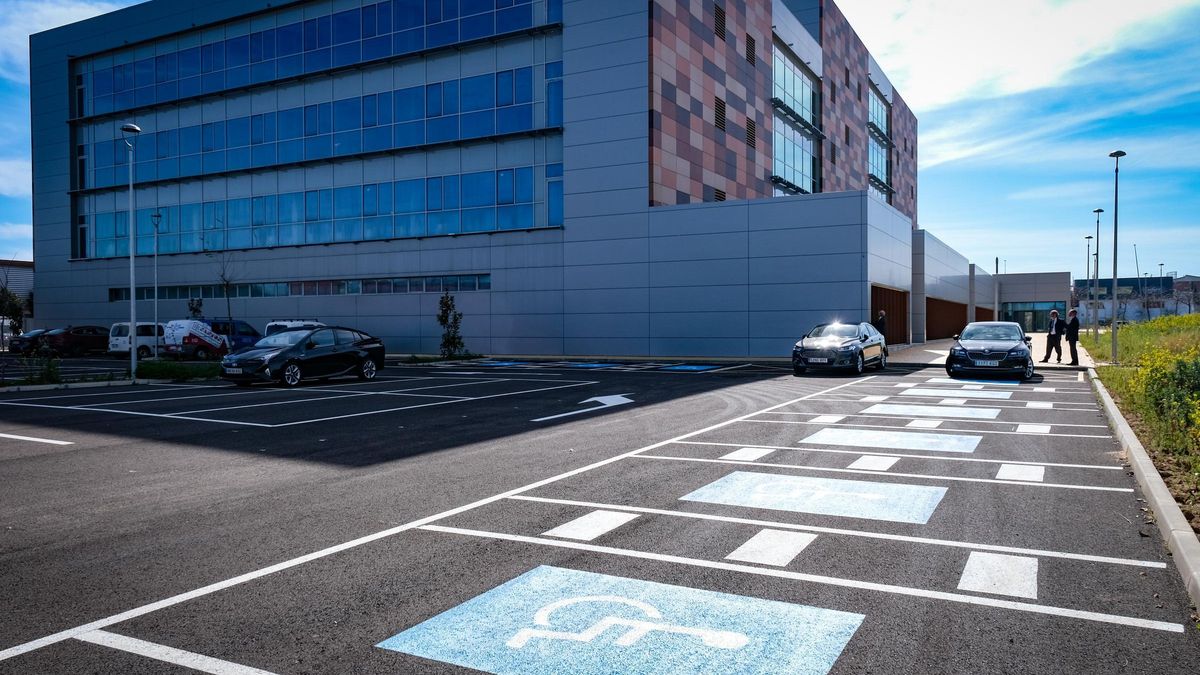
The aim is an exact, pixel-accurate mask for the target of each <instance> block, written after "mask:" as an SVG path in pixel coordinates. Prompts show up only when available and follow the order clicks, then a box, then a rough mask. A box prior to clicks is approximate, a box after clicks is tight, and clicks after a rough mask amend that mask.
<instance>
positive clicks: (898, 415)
mask: <svg viewBox="0 0 1200 675" xmlns="http://www.w3.org/2000/svg"><path fill="white" fill-rule="evenodd" d="M1078 375H1079V374H1078V373H1074V372H1048V373H1046V374H1045V375H1040V376H1039V377H1037V378H1036V379H1035V380H1034V381H1031V382H1028V383H1016V382H1013V381H1004V380H978V381H975V380H971V381H967V380H947V379H946V378H945V377H944V373H943V371H942V370H941V369H940V368H934V369H919V368H917V369H891V370H887V371H883V372H879V373H875V374H872V375H869V376H864V377H861V378H851V377H844V376H839V375H830V376H824V375H814V376H809V377H804V378H793V377H791V376H789V375H785V376H780V375H778V373H777V371H776V372H772V371H770V370H755V369H741V370H732V371H729V370H726V371H718V369H709V370H697V371H686V370H684V371H678V370H677V371H664V370H661V369H644V370H634V369H629V370H625V369H621V370H618V369H615V368H613V367H598V366H597V367H595V368H587V367H573V366H571V365H569V364H553V365H550V366H545V365H542V366H538V367H528V366H527V365H526V364H520V363H504V362H499V363H496V364H492V365H482V364H465V365H464V366H462V367H458V366H455V367H427V368H403V369H400V368H389V369H387V370H385V371H384V375H383V376H382V377H381V379H379V380H376V381H373V382H365V383H364V382H358V381H356V380H335V381H330V382H327V383H320V384H316V385H311V386H303V387H300V388H298V389H295V390H286V389H281V388H276V387H253V388H250V389H236V388H233V387H230V386H226V385H215V384H201V385H146V386H138V387H114V388H108V389H97V390H68V391H63V392H28V393H20V394H5V395H0V448H3V451H2V452H0V474H2V478H3V481H4V484H5V485H6V486H8V487H9V488H10V489H6V490H5V493H4V494H3V495H0V507H2V508H0V527H3V529H2V530H0V536H2V537H3V539H0V577H2V578H4V579H5V580H6V582H7V583H6V588H7V591H6V592H7V595H8V596H9V597H8V599H7V602H6V610H7V611H6V612H5V613H4V615H3V618H0V672H14V673H15V672H21V673H28V672H39V673H41V672H45V673H58V672H123V673H126V672H127V673H140V672H146V673H151V672H153V673H159V672H194V670H201V671H205V672H219V673H259V672H273V673H346V672H354V673H395V672H405V673H416V672H421V673H423V672H430V673H435V672H436V673H441V672H463V669H464V668H466V669H476V670H483V671H488V672H495V673H566V672H570V673H611V672H621V673H633V672H638V673H659V672H703V673H718V672H721V673H723V672H792V673H795V672H800V673H825V672H832V673H870V672H875V673H892V672H931V673H932V672H937V673H941V672H955V673H966V672H1013V673H1016V672H1021V673H1026V672H1029V673H1043V672H1045V673H1049V672H1053V673H1102V672H1155V673H1195V672H1197V669H1198V668H1200V631H1198V630H1197V618H1196V616H1195V615H1194V613H1193V612H1194V610H1193V609H1192V608H1191V607H1190V605H1189V602H1188V599H1187V596H1186V593H1185V591H1184V589H1183V585H1182V583H1181V581H1180V579H1179V575H1178V573H1177V572H1176V570H1175V568H1174V566H1173V564H1172V562H1171V559H1170V557H1169V555H1167V553H1166V551H1165V549H1164V547H1163V544H1162V540H1161V538H1160V537H1159V535H1158V531H1157V529H1156V528H1155V527H1154V526H1153V524H1151V523H1149V522H1148V521H1147V518H1146V514H1145V512H1144V510H1143V506H1144V504H1143V503H1142V502H1141V501H1140V500H1139V497H1140V495H1139V494H1138V492H1137V489H1136V487H1135V484H1134V481H1133V478H1132V476H1130V475H1129V473H1128V472H1127V471H1126V470H1125V467H1124V466H1123V465H1122V463H1121V460H1120V457H1119V452H1118V446H1117V444H1116V443H1115V441H1114V440H1113V438H1112V437H1111V435H1110V431H1109V429H1108V427H1107V424H1106V420H1105V418H1104V416H1103V413H1102V412H1101V411H1100V410H1099V409H1098V407H1097V404H1096V399H1095V397H1094V395H1093V394H1092V392H1091V390H1090V389H1089V387H1088V385H1087V384H1086V383H1085V382H1083V381H1081V378H1079V377H1078ZM189 669H193V670H189Z"/></svg>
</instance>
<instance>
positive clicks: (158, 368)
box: [126, 361, 221, 382]
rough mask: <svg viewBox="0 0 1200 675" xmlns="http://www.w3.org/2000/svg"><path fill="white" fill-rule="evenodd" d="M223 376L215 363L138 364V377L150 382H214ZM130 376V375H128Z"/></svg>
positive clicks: (155, 362) (147, 362)
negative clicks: (213, 380)
mask: <svg viewBox="0 0 1200 675" xmlns="http://www.w3.org/2000/svg"><path fill="white" fill-rule="evenodd" d="M220 374H221V367H220V366H219V365H217V364H215V363H178V362H175V361H143V362H141V363H139V364H138V377H144V378H146V379H148V380H171V381H173V382H183V381H185V380H212V379H216V378H217V377H218V376H220ZM126 375H128V373H126Z"/></svg>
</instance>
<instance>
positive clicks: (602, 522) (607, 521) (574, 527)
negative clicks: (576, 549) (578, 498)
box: [542, 511, 637, 541]
mask: <svg viewBox="0 0 1200 675" xmlns="http://www.w3.org/2000/svg"><path fill="white" fill-rule="evenodd" d="M634 518H637V515H636V514H633V513H621V512H619V511H592V512H591V513H589V514H587V515H583V516H580V517H578V518H576V519H575V520H572V521H568V522H566V523H563V524H562V525H559V526H558V527H556V528H554V529H552V530H547V531H546V532H543V533H542V534H544V535H546V536H548V537H562V538H564V539H578V540H580V541H591V540H593V539H595V538H596V537H599V536H600V535H602V534H605V533H608V532H611V531H613V530H615V529H617V528H618V527H620V526H622V525H624V524H625V523H628V522H629V521H631V520H633V519H634Z"/></svg>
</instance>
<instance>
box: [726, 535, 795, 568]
mask: <svg viewBox="0 0 1200 675" xmlns="http://www.w3.org/2000/svg"><path fill="white" fill-rule="evenodd" d="M816 538H817V535H815V534H809V533H808V532H788V531H787V530H759V531H758V534H755V535H754V536H753V537H750V539H748V540H746V543H744V544H742V545H741V546H739V547H737V549H736V550H735V551H734V552H733V553H730V554H729V555H727V556H725V559H726V560H737V561H738V562H748V563H758V564H759V565H775V566H776V567H786V566H787V565H788V564H789V563H790V562H792V560H793V559H795V557H796V556H798V555H800V552H801V551H803V550H804V549H805V548H807V547H808V545H809V544H811V543H812V542H813V540H814V539H816Z"/></svg>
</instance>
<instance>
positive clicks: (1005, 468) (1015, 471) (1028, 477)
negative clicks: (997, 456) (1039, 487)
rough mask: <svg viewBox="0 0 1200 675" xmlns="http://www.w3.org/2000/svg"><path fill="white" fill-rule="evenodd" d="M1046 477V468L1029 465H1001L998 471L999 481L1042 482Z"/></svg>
mask: <svg viewBox="0 0 1200 675" xmlns="http://www.w3.org/2000/svg"><path fill="white" fill-rule="evenodd" d="M1045 476H1046V467H1044V466H1030V465H1028V464H1001V465H1000V469H999V470H997V471H996V478H997V479H998V480H1015V481H1033V482H1038V483H1040V482H1042V480H1043V479H1044V478H1045Z"/></svg>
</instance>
